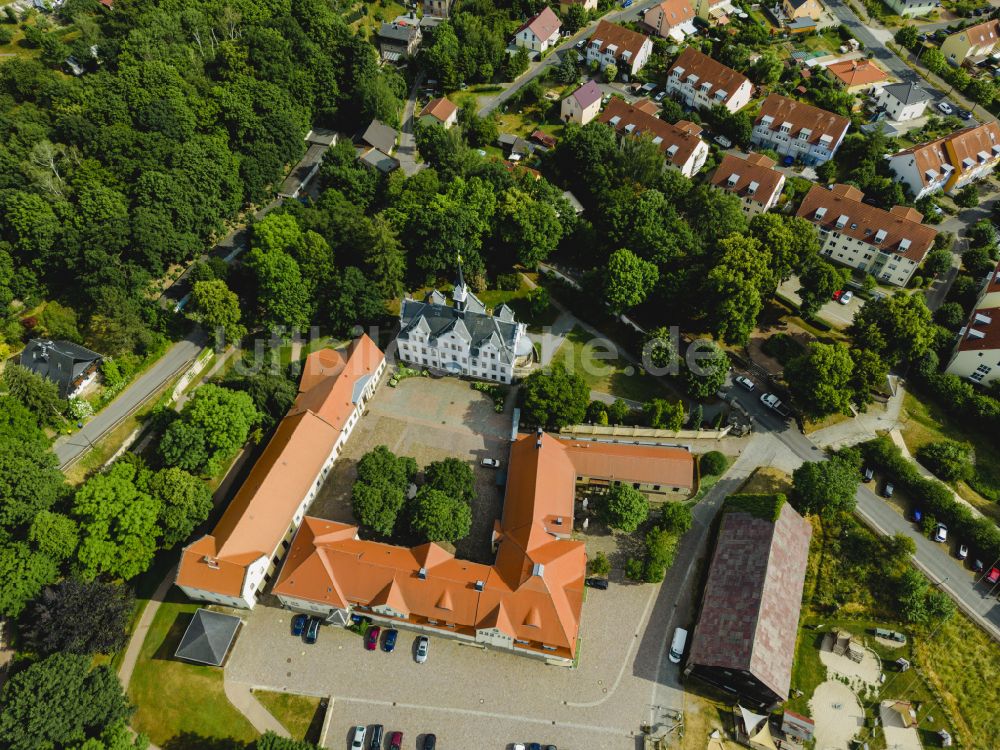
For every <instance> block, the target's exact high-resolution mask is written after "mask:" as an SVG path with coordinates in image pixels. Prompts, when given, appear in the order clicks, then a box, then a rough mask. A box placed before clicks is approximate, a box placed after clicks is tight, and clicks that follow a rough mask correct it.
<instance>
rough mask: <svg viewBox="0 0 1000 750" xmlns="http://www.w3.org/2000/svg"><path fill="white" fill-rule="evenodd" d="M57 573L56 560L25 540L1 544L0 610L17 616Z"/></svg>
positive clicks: (0, 612) (9, 615) (11, 615)
mask: <svg viewBox="0 0 1000 750" xmlns="http://www.w3.org/2000/svg"><path fill="white" fill-rule="evenodd" d="M58 575H59V567H58V566H57V565H56V562H55V560H53V559H52V558H51V557H49V556H48V555H45V554H42V553H41V552H35V551H34V550H32V549H31V547H29V546H28V545H27V544H25V543H24V542H12V543H9V544H4V545H0V581H2V582H3V583H2V585H0V614H4V615H6V616H8V617H17V616H18V615H19V614H21V610H23V609H24V606H25V605H26V604H27V603H28V602H29V601H31V600H32V599H34V598H35V597H36V596H37V595H38V592H39V591H41V590H42V587H43V586H47V585H48V584H50V583H52V582H53V581H54V580H55V579H56V577H57V576H58Z"/></svg>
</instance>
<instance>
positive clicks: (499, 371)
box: [396, 260, 534, 383]
mask: <svg viewBox="0 0 1000 750" xmlns="http://www.w3.org/2000/svg"><path fill="white" fill-rule="evenodd" d="M452 300H453V301H454V303H455V304H454V306H451V305H449V304H448V301H447V299H446V298H445V297H444V295H443V294H441V293H440V292H439V291H437V290H436V289H435V290H433V291H432V292H430V293H429V294H428V295H427V296H426V297H425V298H424V301H423V302H420V301H418V300H414V299H410V298H404V299H403V303H402V306H401V308H400V312H399V334H398V335H397V336H396V345H397V348H398V353H399V358H400V359H401V360H402V361H404V362H407V363H409V364H412V365H415V366H417V367H432V368H434V369H437V370H443V371H445V372H448V373H451V374H453V375H464V376H466V377H471V378H478V379H480V380H495V381H497V382H500V383H510V382H511V381H512V380H513V379H514V367H515V365H517V364H519V363H520V362H521V361H524V360H526V359H527V358H530V357H531V355H532V353H533V351H534V347H533V345H532V343H531V339H529V338H528V336H527V335H526V333H525V330H526V327H525V325H524V323H518V322H517V321H516V320H515V319H514V313H513V312H512V311H511V309H510V308H509V307H507V305H500V306H499V307H498V308H497V309H496V310H494V312H493V314H492V315H491V314H489V313H488V312H487V311H486V306H485V305H484V304H483V303H482V301H480V299H479V298H478V297H477V296H476V295H475V294H473V293H472V290H471V289H469V287H468V286H466V284H465V279H464V277H463V276H462V267H461V260H459V268H458V281H457V282H456V283H455V289H454V291H453V292H452Z"/></svg>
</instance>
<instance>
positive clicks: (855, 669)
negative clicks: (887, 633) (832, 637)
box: [819, 648, 880, 692]
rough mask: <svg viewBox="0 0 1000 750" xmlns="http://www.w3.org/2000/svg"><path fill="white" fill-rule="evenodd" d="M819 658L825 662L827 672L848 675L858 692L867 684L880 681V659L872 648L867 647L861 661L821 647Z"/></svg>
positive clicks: (875, 683) (874, 683) (852, 685)
mask: <svg viewBox="0 0 1000 750" xmlns="http://www.w3.org/2000/svg"><path fill="white" fill-rule="evenodd" d="M819 659H820V661H822V662H823V666H825V667H826V669H827V672H829V673H832V674H836V675H840V676H842V677H846V678H847V679H848V680H850V681H851V687H853V688H854V689H855V690H857V691H858V692H861V691H862V690H864V688H865V686H867V685H878V681H879V674H880V671H879V661H878V657H877V656H875V653H874V652H873V651H871V650H870V649H867V648H866V649H865V651H864V656H863V657H862V659H861V661H860V662H856V661H852V660H851V659H848V658H847V657H846V656H838V655H837V654H835V653H833V652H832V651H823V650H822V649H820V652H819Z"/></svg>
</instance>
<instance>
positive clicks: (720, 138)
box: [712, 135, 733, 148]
mask: <svg viewBox="0 0 1000 750" xmlns="http://www.w3.org/2000/svg"><path fill="white" fill-rule="evenodd" d="M712 140H714V141H715V142H716V143H718V144H719V145H720V146H722V147H723V148H732V147H733V142H732V141H731V140H729V139H728V138H726V136H724V135H717V136H715V138H713V139H712Z"/></svg>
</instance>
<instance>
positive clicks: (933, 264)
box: [924, 248, 951, 276]
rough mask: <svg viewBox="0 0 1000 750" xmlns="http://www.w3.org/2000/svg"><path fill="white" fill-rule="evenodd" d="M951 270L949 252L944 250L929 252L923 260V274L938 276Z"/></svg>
mask: <svg viewBox="0 0 1000 750" xmlns="http://www.w3.org/2000/svg"><path fill="white" fill-rule="evenodd" d="M949 268H951V251H950V250H945V249H944V248H938V249H936V250H931V251H930V252H929V253H927V257H926V258H925V259H924V273H925V274H927V275H928V276H938V275H940V274H942V273H945V272H946V271H947V270H948V269H949Z"/></svg>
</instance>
